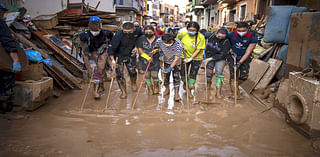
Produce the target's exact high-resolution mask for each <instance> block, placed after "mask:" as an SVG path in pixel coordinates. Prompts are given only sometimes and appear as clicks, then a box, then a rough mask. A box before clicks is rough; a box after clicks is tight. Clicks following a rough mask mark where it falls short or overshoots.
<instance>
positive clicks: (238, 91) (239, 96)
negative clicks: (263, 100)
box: [230, 80, 243, 100]
mask: <svg viewBox="0 0 320 157" xmlns="http://www.w3.org/2000/svg"><path fill="white" fill-rule="evenodd" d="M234 84H235V82H234V80H232V81H231V83H230V89H231V92H232V95H233V96H234V91H235V90H236V91H237V99H238V100H241V99H243V97H242V95H241V93H240V90H239V85H238V84H237V88H236V89H235V85H234Z"/></svg>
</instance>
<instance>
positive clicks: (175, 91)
mask: <svg viewBox="0 0 320 157" xmlns="http://www.w3.org/2000/svg"><path fill="white" fill-rule="evenodd" d="M174 101H180V96H179V87H178V88H177V87H175V88H174Z"/></svg>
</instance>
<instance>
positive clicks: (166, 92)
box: [163, 85, 170, 96]
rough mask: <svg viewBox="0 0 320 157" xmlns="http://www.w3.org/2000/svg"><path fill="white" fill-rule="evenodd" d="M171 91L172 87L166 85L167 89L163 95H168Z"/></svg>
mask: <svg viewBox="0 0 320 157" xmlns="http://www.w3.org/2000/svg"><path fill="white" fill-rule="evenodd" d="M169 93H170V87H169V85H167V86H166V90H165V91H164V93H163V95H164V96H166V95H169Z"/></svg>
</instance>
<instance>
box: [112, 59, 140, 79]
mask: <svg viewBox="0 0 320 157" xmlns="http://www.w3.org/2000/svg"><path fill="white" fill-rule="evenodd" d="M124 66H126V67H127V70H128V73H129V76H130V79H134V80H137V70H136V58H135V57H126V58H124V59H123V58H122V59H119V60H118V63H117V67H116V78H117V81H118V83H119V84H121V85H124V84H125V83H126V79H125V77H124ZM131 81H132V80H131Z"/></svg>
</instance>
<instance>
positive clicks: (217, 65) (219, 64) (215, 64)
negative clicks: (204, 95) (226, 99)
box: [207, 60, 226, 88]
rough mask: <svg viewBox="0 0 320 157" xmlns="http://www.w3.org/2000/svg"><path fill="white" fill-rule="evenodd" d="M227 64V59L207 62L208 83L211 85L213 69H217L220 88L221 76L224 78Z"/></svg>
mask: <svg viewBox="0 0 320 157" xmlns="http://www.w3.org/2000/svg"><path fill="white" fill-rule="evenodd" d="M225 64H226V60H219V61H210V62H208V63H207V83H208V86H209V87H210V86H211V82H212V77H213V69H215V70H216V72H215V74H216V87H218V88H220V87H221V86H220V77H221V78H222V76H223V75H222V73H223V70H224V67H225Z"/></svg>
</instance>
